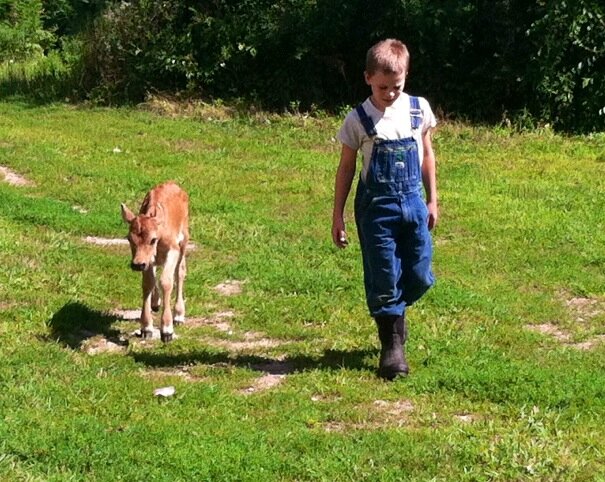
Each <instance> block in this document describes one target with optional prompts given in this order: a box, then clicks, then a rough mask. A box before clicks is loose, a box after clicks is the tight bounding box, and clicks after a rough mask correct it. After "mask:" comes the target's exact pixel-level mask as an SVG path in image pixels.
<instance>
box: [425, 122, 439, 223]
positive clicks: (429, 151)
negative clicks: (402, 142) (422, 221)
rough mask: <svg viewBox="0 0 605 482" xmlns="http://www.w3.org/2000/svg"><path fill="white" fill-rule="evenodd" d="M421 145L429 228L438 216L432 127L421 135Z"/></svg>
mask: <svg viewBox="0 0 605 482" xmlns="http://www.w3.org/2000/svg"><path fill="white" fill-rule="evenodd" d="M422 145H423V147H424V160H423V162H422V183H423V184H424V191H425V193H426V206H427V208H428V210H429V219H428V223H429V229H433V228H434V227H435V225H436V224H437V219H438V218H439V208H438V206H437V174H436V170H437V169H436V160H435V153H434V152H433V139H432V129H429V130H428V131H427V132H426V133H425V134H424V135H423V136H422Z"/></svg>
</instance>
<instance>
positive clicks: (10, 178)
mask: <svg viewBox="0 0 605 482" xmlns="http://www.w3.org/2000/svg"><path fill="white" fill-rule="evenodd" d="M0 174H2V175H3V176H4V181H5V182H7V183H8V184H10V185H11V186H33V185H34V183H33V182H32V181H30V180H29V179H26V178H24V177H23V176H21V175H20V174H17V173H16V172H15V171H13V170H12V169H9V168H8V167H5V166H0Z"/></svg>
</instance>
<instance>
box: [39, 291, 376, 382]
mask: <svg viewBox="0 0 605 482" xmlns="http://www.w3.org/2000/svg"><path fill="white" fill-rule="evenodd" d="M117 321H119V318H118V317H117V316H115V315H111V314H108V313H104V312H100V311H96V310H93V309H91V308H89V307H88V306H86V305H84V304H82V303H78V302H70V303H67V304H66V305H64V306H63V307H62V308H61V309H60V310H59V311H57V312H56V313H55V314H54V315H53V316H52V318H51V319H50V320H49V321H48V326H49V328H50V333H49V334H48V335H47V337H46V339H47V340H53V341H59V342H60V343H63V344H64V345H65V346H67V347H69V348H71V349H74V350H78V349H81V348H82V345H83V344H84V343H85V342H86V340H88V339H90V338H93V337H95V336H99V335H100V336H103V337H105V338H106V339H107V340H108V341H111V342H113V343H116V344H118V345H127V344H128V342H127V341H125V340H124V338H123V336H121V335H123V334H122V333H121V332H120V331H119V330H117V329H115V328H112V325H113V324H114V323H115V322H117ZM372 355H375V350H372V349H365V350H350V351H344V350H326V351H324V352H323V354H320V355H317V356H309V355H291V356H288V357H286V358H281V357H280V358H279V359H275V358H269V357H264V356H259V355H247V354H233V353H229V352H227V351H225V352H217V351H216V349H215V348H212V347H208V349H206V350H205V349H204V348H202V349H199V350H192V351H188V352H185V353H162V352H151V351H145V352H138V353H134V352H131V353H129V354H128V356H131V357H132V358H133V359H134V360H135V361H136V362H137V363H141V364H143V365H145V366H147V367H150V368H160V367H163V368H170V367H178V366H183V365H191V364H197V363H201V364H206V365H216V366H239V367H246V368H250V369H252V370H256V371H259V372H263V373H269V374H273V375H286V374H291V373H298V372H303V371H305V370H309V369H319V370H328V371H336V370H341V369H343V368H344V369H350V370H368V369H372V368H373V366H372V365H370V364H369V363H368V362H367V359H368V358H369V357H371V356H372Z"/></svg>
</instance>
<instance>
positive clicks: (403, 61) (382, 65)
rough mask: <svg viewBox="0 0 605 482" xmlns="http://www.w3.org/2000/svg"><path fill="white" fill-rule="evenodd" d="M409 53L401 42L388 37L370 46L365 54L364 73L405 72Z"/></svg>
mask: <svg viewBox="0 0 605 482" xmlns="http://www.w3.org/2000/svg"><path fill="white" fill-rule="evenodd" d="M409 62H410V53H409V52H408V48H407V47H406V46H405V44H404V43H403V42H401V41H400V40H397V39H393V38H389V39H386V40H382V41H380V42H378V43H377V44H375V45H373V46H372V47H370V49H369V50H368V53H367V55H366V73H367V74H368V75H373V74H375V73H376V72H383V73H385V74H405V73H407V71H408V65H409Z"/></svg>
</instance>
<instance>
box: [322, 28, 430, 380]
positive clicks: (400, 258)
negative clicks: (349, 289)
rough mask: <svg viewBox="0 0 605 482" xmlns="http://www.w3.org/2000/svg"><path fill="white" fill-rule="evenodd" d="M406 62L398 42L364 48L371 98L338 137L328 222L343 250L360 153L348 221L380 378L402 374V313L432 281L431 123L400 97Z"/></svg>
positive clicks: (420, 105)
mask: <svg viewBox="0 0 605 482" xmlns="http://www.w3.org/2000/svg"><path fill="white" fill-rule="evenodd" d="M408 63H409V53H408V50H407V48H406V46H405V45H404V44H403V43H402V42H400V41H399V40H395V39H387V40H383V41H381V42H379V43H377V44H376V45H374V46H373V47H371V48H370V49H369V50H368V53H367V57H366V70H365V73H364V75H365V80H366V83H367V84H368V85H369V86H370V88H371V90H372V94H371V96H370V97H369V98H368V99H367V100H365V101H364V102H363V103H362V104H360V105H359V106H357V108H356V109H354V110H353V111H352V112H350V113H349V114H348V115H347V117H346V118H345V121H344V123H343V125H342V127H341V129H340V131H339V133H338V139H339V140H340V141H341V143H342V152H341V156H340V164H339V166H338V170H337V172H336V181H335V192H334V211H333V216H332V239H333V241H334V243H335V244H336V246H338V247H339V248H344V247H346V246H347V244H348V241H347V234H346V229H345V222H344V208H345V204H346V201H347V197H348V195H349V191H350V190H351V184H352V181H353V177H354V176H355V164H356V158H357V152H358V151H359V150H361V153H362V158H363V165H362V169H361V174H360V177H359V183H358V185H357V192H356V195H355V221H356V223H357V232H358V235H359V242H360V246H361V253H362V259H363V271H364V285H365V292H366V301H367V305H368V308H369V311H370V315H371V316H372V317H373V318H374V319H375V320H376V324H377V326H378V337H379V339H380V344H381V350H380V362H379V367H378V375H379V376H380V377H382V378H384V379H387V380H393V379H394V378H395V377H397V376H405V375H407V374H408V372H409V368H408V364H407V362H406V359H405V354H404V344H405V341H406V338H407V326H406V320H405V309H406V307H407V306H410V305H412V304H413V303H414V302H415V301H416V300H418V299H419V298H420V297H421V296H422V295H423V294H424V293H425V292H426V291H427V290H428V289H429V288H430V287H431V286H432V285H433V284H434V282H435V280H434V277H433V273H432V270H431V259H432V242H431V235H430V233H429V231H430V230H431V229H433V227H434V226H435V224H436V222H437V217H438V209H437V182H436V175H435V155H434V153H433V147H432V141H431V129H432V128H433V127H435V125H436V120H435V116H434V115H433V112H432V110H431V108H430V106H429V104H428V102H427V101H426V100H425V99H424V98H422V97H411V96H409V95H407V94H405V93H403V88H404V85H405V78H406V75H407V71H408ZM423 186H424V191H425V194H426V201H425V200H424V199H423V193H422V188H423Z"/></svg>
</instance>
